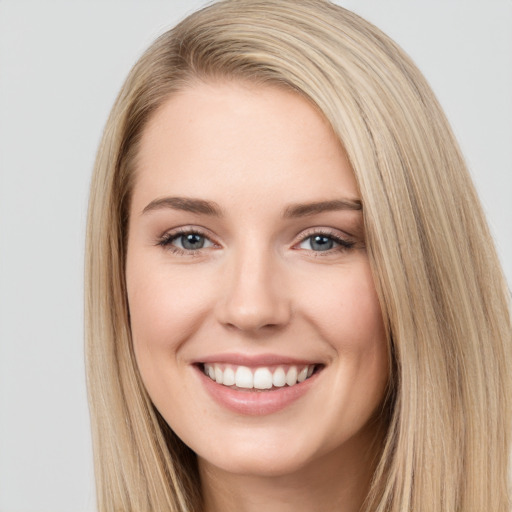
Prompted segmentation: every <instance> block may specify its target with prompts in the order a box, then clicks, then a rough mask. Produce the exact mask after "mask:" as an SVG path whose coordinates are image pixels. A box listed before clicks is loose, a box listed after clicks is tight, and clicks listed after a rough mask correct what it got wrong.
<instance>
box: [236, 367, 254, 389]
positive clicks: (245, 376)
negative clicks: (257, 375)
mask: <svg viewBox="0 0 512 512" xmlns="http://www.w3.org/2000/svg"><path fill="white" fill-rule="evenodd" d="M235 384H236V386H237V387H238V388H247V389H251V388H252V387H254V381H253V377H252V372H251V370H250V369H249V368H247V366H239V367H238V368H237V369H236V373H235Z"/></svg>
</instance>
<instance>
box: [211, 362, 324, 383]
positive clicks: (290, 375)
mask: <svg viewBox="0 0 512 512" xmlns="http://www.w3.org/2000/svg"><path fill="white" fill-rule="evenodd" d="M299 368H300V371H299V369H298V368H297V366H290V367H288V369H287V370H286V368H283V367H282V366H278V367H277V368H275V369H274V370H273V371H272V370H271V369H270V368H267V367H266V366H262V367H260V368H256V369H252V370H251V369H250V368H248V367H247V366H234V365H233V366H230V365H225V364H216V363H215V364H208V363H207V364H205V365H204V373H205V374H206V375H208V377H210V379H212V380H214V381H215V382H217V383H218V384H223V385H224V386H236V387H238V388H244V389H253V388H255V389H271V388H272V387H276V388H281V387H283V386H285V385H286V384H287V385H288V386H295V385H296V384H298V383H301V382H304V381H305V380H306V379H308V378H309V377H311V375H313V372H314V370H315V365H314V364H310V365H307V366H301V367H299Z"/></svg>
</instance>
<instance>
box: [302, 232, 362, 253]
mask: <svg viewBox="0 0 512 512" xmlns="http://www.w3.org/2000/svg"><path fill="white" fill-rule="evenodd" d="M353 246H354V242H349V241H347V240H343V239H342V238H339V237H337V236H334V235H327V234H322V233H315V234H313V235H311V236H308V237H306V238H304V240H302V242H301V243H300V244H299V247H300V248H301V249H306V250H309V251H315V252H327V251H332V250H344V249H350V248H351V247H353Z"/></svg>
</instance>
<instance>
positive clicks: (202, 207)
mask: <svg viewBox="0 0 512 512" xmlns="http://www.w3.org/2000/svg"><path fill="white" fill-rule="evenodd" d="M162 208H171V209H173V210H183V211H185V212H191V213H199V214H202V215H211V216H213V217H221V216H222V210H221V208H220V207H219V205H218V204H217V203H215V202H214V201H205V200H204V199H193V198H189V197H162V198H159V199H155V200H154V201H151V202H150V203H149V204H148V205H147V206H146V207H145V208H144V210H142V213H143V214H144V213H147V212H151V211H154V210H160V209H162Z"/></svg>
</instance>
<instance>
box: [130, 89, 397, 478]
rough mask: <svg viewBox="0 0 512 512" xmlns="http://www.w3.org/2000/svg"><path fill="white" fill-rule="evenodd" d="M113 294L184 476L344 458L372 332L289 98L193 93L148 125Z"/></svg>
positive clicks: (338, 178) (360, 281)
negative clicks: (186, 463)
mask: <svg viewBox="0 0 512 512" xmlns="http://www.w3.org/2000/svg"><path fill="white" fill-rule="evenodd" d="M126 279H127V286H128V300H129V308H130V317H131V329H132V334H133V343H134V349H135V354H136V357H137V363H138V366H139V369H140V373H141V375H142V379H143V381H144V384H145V386H146V388H147V391H148V393H149V395H150V397H151V399H152V401H153V403H154V404H155V406H156V407H157V409H158V410H159V411H160V413H161V414H162V416H163V417H164V418H165V420H166V421H167V422H168V424H169V425H170V426H171V427H172V429H173V430H174V431H175V432H176V434H177V435H178V436H179V437H180V438H181V439H182V440H183V441H184V442H185V443H186V444H187V445H188V446H190V447H191V448H192V449H193V450H194V451H195V452H196V453H197V454H198V456H199V460H200V464H203V465H206V466H208V467H210V468H217V469H219V470H224V471H228V472H233V473H238V474H252V475H284V474H290V473H293V472H294V471H298V470H300V469H301V468H305V467H306V466H307V465H308V464H313V463H315V462H318V461H327V460H328V459H329V458H331V459H332V460H335V459H336V460H341V459H340V458H343V457H344V456H345V457H354V456H361V452H360V448H361V447H362V446H364V445H365V444H368V443H369V440H370V439H371V437H372V435H373V434H372V428H373V427H369V426H368V425H369V424H370V423H371V424H372V425H373V423H372V422H369V420H370V419H371V417H372V415H373V413H375V411H376V409H377V407H378V406H379V404H380V403H381V402H382V400H383V395H384V390H385V387H386V382H387V378H388V359H387V346H386V340H385V332H384V327H383V321H382V315H381V310H380V308H379V303H378V300H377V296H376V292H375V289H374V283H373V279H372V275H371V272H370V266H369V263H368V256H367V253H366V250H365V245H364V232H363V217H362V210H361V206H360V202H359V193H358V188H357V186H356V181H355V178H354V175H353V172H352V170H351V167H350V164H349V162H348V159H347V156H346V154H345V152H344V150H343V148H342V147H341V145H340V144H339V142H338V141H337V139H336V137H335V136H334V135H333V133H332V131H331V129H330V128H329V126H328V125H327V123H326V122H325V121H324V120H323V119H322V117H321V116H320V115H319V114H318V113H317V112H316V110H315V109H314V108H313V107H312V106H311V105H310V104H309V103H308V102H307V101H306V100H305V99H303V98H302V97H301V96H299V95H298V94H295V93H292V92H289V91H286V90H283V89H279V88H276V87H271V86H255V85H248V84H241V83H234V82H223V83H212V84H198V85H195V86H191V87H190V88H189V89H186V90H184V91H182V92H181V93H179V94H176V95H174V96H173V97H172V98H171V99H169V100H168V101H167V102H166V103H165V104H164V105H163V106H162V107H161V108H160V109H159V110H158V111H157V112H156V114H155V115H154V116H153V117H152V119H151V120H150V122H149V124H148V125H147V127H146V129H145V131H144V134H143V137H142V141H141V146H140V153H139V155H138V159H137V170H136V179H135V185H134V190H133V197H132V203H131V212H130V220H129V236H128V257H127V268H126ZM356 445H357V446H358V448H357V449H354V446H356ZM350 454H352V455H350Z"/></svg>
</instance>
